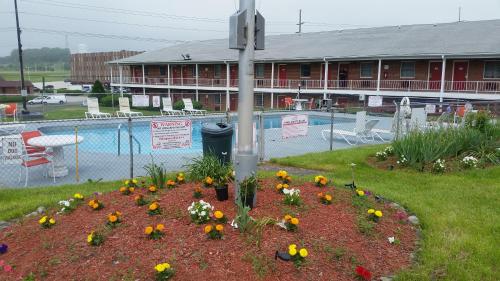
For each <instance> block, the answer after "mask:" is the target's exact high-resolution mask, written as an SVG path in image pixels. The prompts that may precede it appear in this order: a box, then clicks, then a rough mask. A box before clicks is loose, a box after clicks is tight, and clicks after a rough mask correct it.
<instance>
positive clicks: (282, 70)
mask: <svg viewBox="0 0 500 281" xmlns="http://www.w3.org/2000/svg"><path fill="white" fill-rule="evenodd" d="M286 82H287V81H286V64H280V65H279V72H278V85H279V87H281V88H283V87H286Z"/></svg>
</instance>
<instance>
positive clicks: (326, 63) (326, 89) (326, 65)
mask: <svg viewBox="0 0 500 281" xmlns="http://www.w3.org/2000/svg"><path fill="white" fill-rule="evenodd" d="M324 61H325V71H324V74H323V75H324V77H323V80H324V85H323V99H324V100H326V91H328V61H327V60H326V58H325V59H324Z"/></svg>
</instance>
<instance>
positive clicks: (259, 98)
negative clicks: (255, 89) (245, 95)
mask: <svg viewBox="0 0 500 281" xmlns="http://www.w3.org/2000/svg"><path fill="white" fill-rule="evenodd" d="M255 106H256V107H263V106H264V94H263V93H260V94H255Z"/></svg>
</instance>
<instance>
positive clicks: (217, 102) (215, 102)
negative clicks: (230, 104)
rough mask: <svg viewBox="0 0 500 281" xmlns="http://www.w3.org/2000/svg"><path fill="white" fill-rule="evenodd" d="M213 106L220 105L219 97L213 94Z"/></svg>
mask: <svg viewBox="0 0 500 281" xmlns="http://www.w3.org/2000/svg"><path fill="white" fill-rule="evenodd" d="M214 104H215V105H220V104H221V95H220V94H219V95H218V94H215V95H214Z"/></svg>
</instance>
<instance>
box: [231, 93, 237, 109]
mask: <svg viewBox="0 0 500 281" xmlns="http://www.w3.org/2000/svg"><path fill="white" fill-rule="evenodd" d="M229 109H230V110H231V111H237V110H238V94H231V95H230V98H229Z"/></svg>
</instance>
